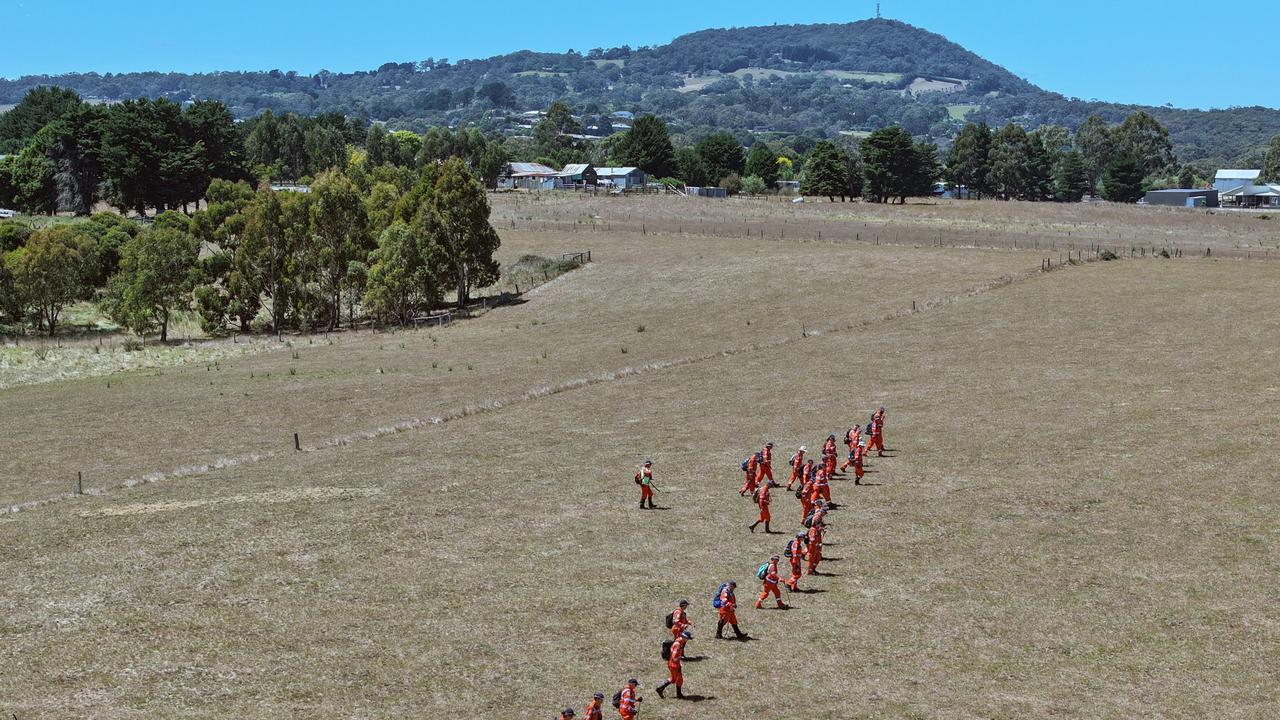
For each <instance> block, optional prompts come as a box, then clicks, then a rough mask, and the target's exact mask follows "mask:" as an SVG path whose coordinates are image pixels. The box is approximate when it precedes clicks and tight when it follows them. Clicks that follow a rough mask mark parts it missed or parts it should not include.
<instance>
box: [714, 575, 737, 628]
mask: <svg viewBox="0 0 1280 720" xmlns="http://www.w3.org/2000/svg"><path fill="white" fill-rule="evenodd" d="M737 606H738V600H737V598H735V597H734V596H733V590H732V589H731V588H730V587H729V586H728V585H726V586H725V587H724V589H723V590H721V591H720V609H719V611H718V612H719V613H720V619H721V620H723V621H724V622H725V624H726V625H737V624H738V614H737V613H736V612H734V610H735V609H736V608H737Z"/></svg>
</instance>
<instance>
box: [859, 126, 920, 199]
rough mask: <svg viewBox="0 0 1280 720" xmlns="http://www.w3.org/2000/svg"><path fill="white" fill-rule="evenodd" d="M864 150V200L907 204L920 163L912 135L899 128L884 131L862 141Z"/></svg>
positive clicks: (877, 131)
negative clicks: (914, 174)
mask: <svg viewBox="0 0 1280 720" xmlns="http://www.w3.org/2000/svg"><path fill="white" fill-rule="evenodd" d="M861 149H862V179H863V185H862V194H863V197H865V198H867V199H868V200H870V201H871V202H876V203H884V202H888V201H889V200H890V199H892V198H900V199H901V201H902V202H905V201H906V200H905V198H906V197H907V195H909V194H910V191H911V185H912V181H913V177H914V176H913V173H917V167H916V166H917V165H918V163H919V161H920V157H919V155H918V154H917V150H916V146H915V144H914V143H913V142H912V140H911V135H910V134H909V133H908V132H907V131H906V130H903V129H902V128H900V127H898V126H896V125H895V126H893V127H887V128H882V129H880V130H876V131H875V132H873V133H871V134H870V135H868V136H867V137H865V138H863V140H862V144H861ZM935 157H936V156H935ZM917 174H918V173H917Z"/></svg>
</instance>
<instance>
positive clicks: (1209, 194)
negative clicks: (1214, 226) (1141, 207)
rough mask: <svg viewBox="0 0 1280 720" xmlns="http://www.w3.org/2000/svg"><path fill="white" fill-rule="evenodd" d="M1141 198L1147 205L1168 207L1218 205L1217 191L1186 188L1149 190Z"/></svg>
mask: <svg viewBox="0 0 1280 720" xmlns="http://www.w3.org/2000/svg"><path fill="white" fill-rule="evenodd" d="M1143 200H1145V201H1146V202H1147V204H1148V205H1166V206H1169V207H1218V191H1217V190H1204V189H1188V188H1180V189H1174V190H1151V191H1150V192H1148V193H1147V194H1146V197H1144V198H1143Z"/></svg>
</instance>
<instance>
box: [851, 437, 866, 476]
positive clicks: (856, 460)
mask: <svg viewBox="0 0 1280 720" xmlns="http://www.w3.org/2000/svg"><path fill="white" fill-rule="evenodd" d="M866 454H867V451H866V448H864V447H863V446H862V445H859V446H858V447H857V448H855V449H854V451H853V476H854V477H855V478H857V479H859V480H861V479H862V476H863V475H865V474H866V471H865V470H863V469H862V460H863V458H864V457H865V456H866Z"/></svg>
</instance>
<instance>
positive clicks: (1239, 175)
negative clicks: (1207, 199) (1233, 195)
mask: <svg viewBox="0 0 1280 720" xmlns="http://www.w3.org/2000/svg"><path fill="white" fill-rule="evenodd" d="M1260 175H1262V171H1261V170H1230V169H1228V170H1219V171H1218V173H1217V174H1216V175H1214V176H1213V188H1214V189H1215V190H1217V191H1218V192H1220V193H1225V192H1226V191H1228V190H1235V189H1236V188H1238V187H1244V186H1246V185H1254V184H1256V183H1257V182H1258V177H1259V176H1260Z"/></svg>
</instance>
